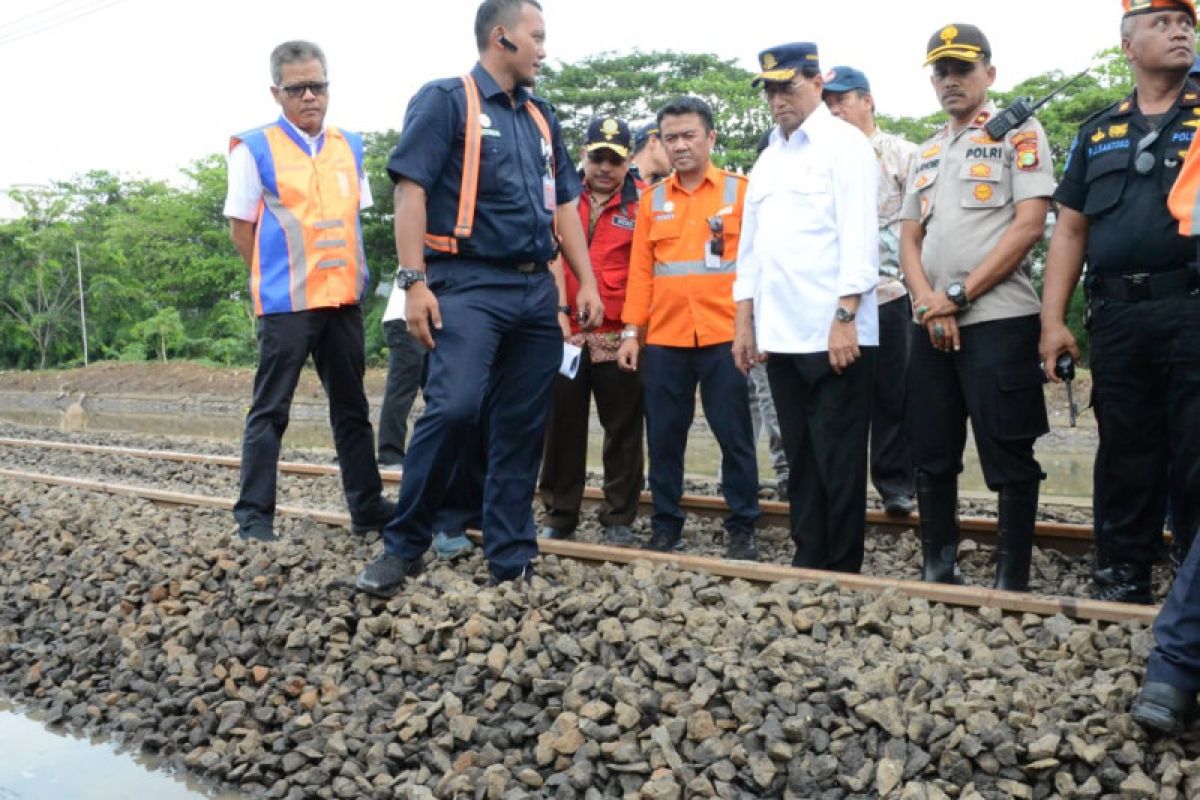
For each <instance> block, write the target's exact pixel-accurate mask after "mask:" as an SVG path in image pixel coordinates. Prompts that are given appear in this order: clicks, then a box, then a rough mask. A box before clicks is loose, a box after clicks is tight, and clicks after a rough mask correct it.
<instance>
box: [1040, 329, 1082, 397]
mask: <svg viewBox="0 0 1200 800" xmlns="http://www.w3.org/2000/svg"><path fill="white" fill-rule="evenodd" d="M1038 353H1039V354H1040V355H1041V357H1042V369H1043V370H1044V371H1045V373H1046V377H1047V378H1049V379H1050V380H1051V381H1053V382H1054V383H1062V378H1060V377H1058V375H1056V374H1055V373H1054V366H1055V364H1057V363H1058V357H1059V356H1061V355H1062V354H1063V353H1070V354H1071V358H1074V359H1075V363H1076V364H1078V363H1079V361H1080V357H1079V345H1078V344H1077V343H1076V342H1075V337H1074V336H1073V335H1072V334H1071V330H1070V329H1069V328H1068V327H1067V326H1066V325H1065V324H1064V323H1061V322H1046V321H1044V320H1043V322H1042V339H1041V342H1040V343H1039V344H1038Z"/></svg>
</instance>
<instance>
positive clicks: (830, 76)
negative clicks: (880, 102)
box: [823, 67, 871, 94]
mask: <svg viewBox="0 0 1200 800" xmlns="http://www.w3.org/2000/svg"><path fill="white" fill-rule="evenodd" d="M855 89H861V90H862V91H864V92H869V91H871V82H870V81H869V80H867V76H866V75H864V74H863V73H862V72H861V71H860V70H857V69H855V68H854V67H834V68H833V69H831V70H829V72H826V73H825V86H824V88H823V91H826V92H833V93H834V94H842V93H843V92H852V91H854V90H855Z"/></svg>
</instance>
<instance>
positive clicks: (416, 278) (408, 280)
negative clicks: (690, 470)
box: [396, 267, 425, 291]
mask: <svg viewBox="0 0 1200 800" xmlns="http://www.w3.org/2000/svg"><path fill="white" fill-rule="evenodd" d="M424 280H425V273H424V272H422V271H421V270H419V269H404V268H403V267H401V268H400V269H398V270H396V286H397V288H400V289H404V290H405V291H408V290H409V289H411V288H412V285H413V284H414V283H421V282H422V281H424Z"/></svg>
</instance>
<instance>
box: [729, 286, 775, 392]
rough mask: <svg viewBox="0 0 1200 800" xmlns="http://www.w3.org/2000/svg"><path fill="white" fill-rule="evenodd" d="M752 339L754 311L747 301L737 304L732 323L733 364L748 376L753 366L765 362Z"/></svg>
mask: <svg viewBox="0 0 1200 800" xmlns="http://www.w3.org/2000/svg"><path fill="white" fill-rule="evenodd" d="M766 360H767V357H766V355H765V354H763V353H760V352H759V351H758V344H757V342H755V339H754V311H753V309H752V307H751V306H750V304H749V301H743V302H741V303H738V312H737V316H736V317H735V318H734V322H733V363H734V366H736V367H737V368H738V370H739V371H740V372H741V373H742V374H743V375H749V374H750V370H752V369H754V365H755V364H761V363H762V362H763V361H766Z"/></svg>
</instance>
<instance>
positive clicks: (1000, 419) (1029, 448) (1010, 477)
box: [906, 314, 1050, 491]
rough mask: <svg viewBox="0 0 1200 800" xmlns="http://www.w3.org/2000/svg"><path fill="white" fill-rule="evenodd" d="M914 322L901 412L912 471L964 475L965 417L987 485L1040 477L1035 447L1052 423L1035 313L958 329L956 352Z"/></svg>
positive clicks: (941, 475)
mask: <svg viewBox="0 0 1200 800" xmlns="http://www.w3.org/2000/svg"><path fill="white" fill-rule="evenodd" d="M913 327H914V330H913V336H912V347H911V349H910V353H911V360H910V362H909V365H908V411H907V414H906V417H907V420H908V436H909V441H910V442H911V443H912V449H913V465H914V467H915V468H916V470H917V471H920V472H924V473H926V474H927V475H929V476H930V477H932V478H934V479H935V480H948V479H953V478H954V477H955V476H957V475H958V474H959V473H960V472H962V468H963V467H962V455H963V449H964V448H965V447H966V444H967V419H968V418H970V420H971V430H972V431H973V432H974V434H975V446H976V448H977V449H978V450H979V461H980V465H981V466H982V467H983V477H984V480H985V481H986V482H987V485H988V488H989V489H991V490H992V491H999V490H1000V487H1002V486H1005V485H1007V484H1014V483H1029V482H1032V481H1040V480H1041V479H1042V477H1043V474H1042V468H1041V466H1040V465H1039V464H1038V462H1037V459H1035V458H1034V457H1033V445H1034V442H1036V441H1037V438H1038V437H1039V436H1041V435H1042V434H1044V433H1047V432H1048V431H1049V430H1050V425H1049V420H1048V419H1047V418H1046V401H1045V398H1044V397H1043V395H1042V384H1043V376H1042V370H1041V367H1040V366H1039V365H1038V339H1039V337H1040V336H1041V323H1040V321H1039V318H1038V316H1037V315H1036V314H1035V315H1031V316H1024V317H1015V318H1012V319H1002V320H995V321H992V322H981V323H978V324H975V325H967V326H965V327H962V328H960V329H959V331H960V334H961V337H960V338H961V340H962V349H961V350H959V351H958V352H949V353H945V352H942V351H940V350H936V349H934V347H933V345H932V344H931V343H930V341H929V333H928V332H927V331H926V330H925V329H924V328H921V327H917V326H913Z"/></svg>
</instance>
